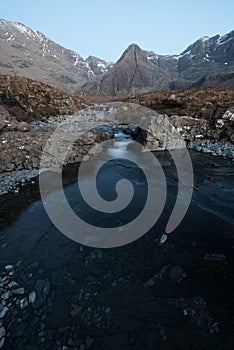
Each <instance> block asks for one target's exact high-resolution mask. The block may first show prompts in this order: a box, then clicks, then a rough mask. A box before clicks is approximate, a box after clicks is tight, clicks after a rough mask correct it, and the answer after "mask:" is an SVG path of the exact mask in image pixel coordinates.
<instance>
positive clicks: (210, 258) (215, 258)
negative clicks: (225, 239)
mask: <svg viewBox="0 0 234 350" xmlns="http://www.w3.org/2000/svg"><path fill="white" fill-rule="evenodd" d="M204 260H207V261H224V260H226V256H225V255H223V254H206V255H205V257H204Z"/></svg>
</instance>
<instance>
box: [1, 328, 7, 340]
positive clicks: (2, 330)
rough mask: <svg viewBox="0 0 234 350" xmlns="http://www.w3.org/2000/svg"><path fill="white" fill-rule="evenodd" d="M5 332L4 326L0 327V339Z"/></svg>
mask: <svg viewBox="0 0 234 350" xmlns="http://www.w3.org/2000/svg"><path fill="white" fill-rule="evenodd" d="M5 334H6V331H5V328H4V327H0V339H2V338H3V337H4V336H5Z"/></svg>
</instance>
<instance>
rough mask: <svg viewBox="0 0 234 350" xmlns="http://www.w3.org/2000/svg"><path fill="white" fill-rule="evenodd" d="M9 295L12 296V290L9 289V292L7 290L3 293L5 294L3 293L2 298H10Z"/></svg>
mask: <svg viewBox="0 0 234 350" xmlns="http://www.w3.org/2000/svg"><path fill="white" fill-rule="evenodd" d="M9 297H10V292H9V291H7V292H5V293H3V294H2V295H1V298H2V299H3V300H8V299H9Z"/></svg>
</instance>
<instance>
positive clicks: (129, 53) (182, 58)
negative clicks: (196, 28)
mask: <svg viewBox="0 0 234 350" xmlns="http://www.w3.org/2000/svg"><path fill="white" fill-rule="evenodd" d="M208 84H212V85H217V86H220V87H225V88H234V31H232V32H230V33H228V34H226V35H224V36H222V37H221V36H220V35H216V36H214V37H212V38H209V37H202V38H200V39H199V40H197V41H196V42H195V43H193V44H192V45H190V46H189V47H188V48H187V49H186V50H185V51H183V52H182V53H181V54H180V55H158V54H156V53H155V52H153V51H143V50H141V49H140V48H139V46H137V45H134V44H133V45H130V46H129V47H128V49H127V50H126V51H125V52H124V54H123V55H122V56H121V58H120V59H119V60H118V62H117V63H116V64H115V65H114V66H113V68H112V69H110V70H109V71H108V72H107V73H105V74H103V75H101V76H97V77H93V78H92V79H91V80H89V81H88V82H87V83H85V85H84V86H83V88H82V92H83V93H84V94H86V95H89V94H92V95H93V94H104V95H118V94H122V93H124V94H126V93H134V92H135V91H146V90H148V91H150V90H161V89H184V88H190V87H196V86H202V85H208Z"/></svg>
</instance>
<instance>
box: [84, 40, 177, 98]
mask: <svg viewBox="0 0 234 350" xmlns="http://www.w3.org/2000/svg"><path fill="white" fill-rule="evenodd" d="M170 78H171V74H170V72H169V71H168V72H167V71H166V69H163V68H161V67H160V66H159V65H158V66H157V65H155V64H154V63H152V62H151V61H150V60H148V59H147V57H146V55H145V54H144V52H143V51H142V50H141V49H140V47H139V46H138V45H136V44H132V45H130V46H129V47H128V49H127V50H126V51H125V52H124V53H123V55H122V56H121V57H120V59H119V60H118V61H117V63H116V64H115V65H114V66H113V68H112V69H110V70H109V71H108V72H107V73H105V74H102V75H100V76H98V77H97V78H93V79H90V80H89V81H88V82H87V83H86V84H85V85H84V86H83V87H82V91H81V92H82V93H84V94H86V93H87V94H88V95H111V96H113V95H118V94H127V93H128V92H130V91H131V92H134V91H137V90H145V91H147V90H148V89H149V88H151V89H155V88H156V89H163V88H167V87H168V82H169V81H170Z"/></svg>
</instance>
